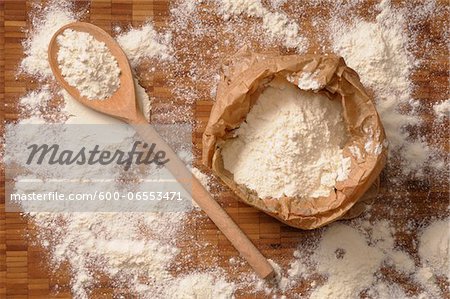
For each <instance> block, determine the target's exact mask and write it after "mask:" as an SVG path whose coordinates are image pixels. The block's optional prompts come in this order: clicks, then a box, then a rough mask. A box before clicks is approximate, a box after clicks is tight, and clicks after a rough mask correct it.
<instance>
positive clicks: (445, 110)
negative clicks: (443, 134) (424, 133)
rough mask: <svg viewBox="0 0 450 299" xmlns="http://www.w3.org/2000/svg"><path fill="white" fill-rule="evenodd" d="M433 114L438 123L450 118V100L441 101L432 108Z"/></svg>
mask: <svg viewBox="0 0 450 299" xmlns="http://www.w3.org/2000/svg"><path fill="white" fill-rule="evenodd" d="M433 110H434V113H435V114H436V115H437V117H438V121H443V120H444V119H445V118H449V117H450V99H449V100H446V101H442V102H440V103H438V104H436V105H434V106H433Z"/></svg>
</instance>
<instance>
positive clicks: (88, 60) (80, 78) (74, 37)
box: [56, 29, 120, 100]
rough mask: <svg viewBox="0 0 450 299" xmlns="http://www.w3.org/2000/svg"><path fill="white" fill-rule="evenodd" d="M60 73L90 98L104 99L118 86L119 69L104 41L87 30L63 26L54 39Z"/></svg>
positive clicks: (81, 93)
mask: <svg viewBox="0 0 450 299" xmlns="http://www.w3.org/2000/svg"><path fill="white" fill-rule="evenodd" d="M56 40H57V42H58V45H59V50H58V54H57V60H58V64H59V67H60V69H61V74H62V76H63V77H64V79H65V80H66V81H67V83H69V85H70V86H72V87H75V88H76V89H77V90H78V91H79V92H80V95H81V96H83V97H87V98H88V99H89V100H105V99H107V98H109V97H111V96H112V95H113V93H114V92H115V91H116V90H117V89H118V88H119V86H120V79H119V75H120V68H119V64H118V63H117V60H116V58H115V57H114V56H113V55H112V54H111V52H110V51H109V49H108V47H107V46H106V44H105V43H103V42H100V41H98V40H96V39H95V38H94V37H93V36H92V35H90V34H89V33H86V32H79V31H74V30H72V29H66V30H64V32H62V33H61V34H60V35H59V36H58V37H57V38H56Z"/></svg>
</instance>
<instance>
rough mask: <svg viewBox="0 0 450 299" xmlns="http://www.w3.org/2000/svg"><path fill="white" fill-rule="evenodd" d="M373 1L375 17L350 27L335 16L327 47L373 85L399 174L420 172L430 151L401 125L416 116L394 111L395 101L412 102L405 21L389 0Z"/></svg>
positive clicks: (410, 123) (416, 120) (412, 122)
mask: <svg viewBox="0 0 450 299" xmlns="http://www.w3.org/2000/svg"><path fill="white" fill-rule="evenodd" d="M377 7H378V9H379V10H380V13H379V14H378V15H377V17H376V21H375V22H366V21H362V20H356V21H354V24H352V25H351V26H350V27H349V26H346V25H344V24H341V23H340V22H335V23H334V24H333V26H332V27H331V32H332V34H333V35H334V41H333V49H334V51H335V52H336V53H338V54H340V55H342V56H343V57H344V58H345V61H346V63H347V64H348V65H349V66H350V67H352V68H354V69H355V70H356V71H357V72H358V74H359V75H360V76H361V81H362V83H363V84H364V85H365V86H367V87H369V88H370V89H372V90H373V91H374V93H375V101H376V105H377V110H378V112H379V114H380V116H381V120H382V122H383V126H384V128H385V130H386V134H387V139H388V140H389V143H390V151H391V157H392V154H393V153H400V154H401V155H402V158H403V159H402V161H401V163H402V165H401V166H402V168H401V169H402V171H403V173H404V174H411V173H415V174H416V175H422V174H423V173H422V172H421V170H422V168H423V166H424V165H425V163H426V162H427V161H428V159H429V158H430V153H431V152H430V150H429V148H428V146H427V145H426V143H425V142H423V141H422V140H421V139H419V138H414V137H412V136H411V135H410V133H409V132H408V131H407V130H406V126H414V125H418V124H419V122H420V118H419V117H418V116H416V115H414V114H406V113H404V112H402V111H400V107H402V106H406V105H409V104H410V103H412V98H411V91H412V86H411V81H410V78H409V77H410V74H411V71H412V69H413V67H414V62H413V57H412V55H411V53H410V52H409V51H408V49H407V46H408V36H407V35H406V30H407V27H406V26H407V24H406V21H405V18H404V17H403V15H402V14H401V13H398V12H397V11H395V10H394V9H392V8H391V6H390V2H389V1H386V0H385V1H382V3H380V4H379V5H378V6H377Z"/></svg>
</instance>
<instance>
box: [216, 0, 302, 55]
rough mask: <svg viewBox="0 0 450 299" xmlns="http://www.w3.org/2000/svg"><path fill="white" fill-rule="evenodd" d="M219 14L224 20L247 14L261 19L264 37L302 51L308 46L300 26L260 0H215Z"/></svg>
mask: <svg viewBox="0 0 450 299" xmlns="http://www.w3.org/2000/svg"><path fill="white" fill-rule="evenodd" d="M217 5H218V11H219V14H221V15H222V17H223V19H224V20H225V21H228V20H229V19H230V18H232V17H233V16H240V15H247V16H249V17H255V18H260V19H262V27H263V29H264V32H266V35H267V36H266V37H267V38H268V39H270V40H272V41H280V42H281V43H283V45H284V46H285V47H287V48H293V49H296V51H297V52H299V53H303V52H305V51H306V49H307V47H308V40H307V39H306V38H304V37H303V36H302V34H301V32H300V26H299V25H298V24H297V23H296V22H294V21H292V20H290V19H289V17H288V16H287V15H286V14H285V13H283V12H280V11H277V12H271V11H270V10H268V9H267V8H265V7H264V6H263V4H262V3H261V1H260V0H250V1H247V0H217Z"/></svg>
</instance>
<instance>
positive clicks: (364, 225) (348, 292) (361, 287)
mask: <svg viewBox="0 0 450 299" xmlns="http://www.w3.org/2000/svg"><path fill="white" fill-rule="evenodd" d="M448 228H449V227H448V219H447V220H443V221H437V222H433V223H431V224H430V225H429V226H428V227H427V228H426V229H425V230H424V233H423V235H422V237H421V242H420V247H419V255H420V258H421V261H422V263H423V264H425V265H428V266H429V267H431V269H432V270H431V271H430V270H426V271H424V270H423V269H424V268H417V267H416V266H415V263H414V260H413V258H412V257H411V256H410V255H409V254H407V253H406V252H403V251H401V250H399V249H397V246H396V241H395V237H394V235H395V230H394V229H393V228H392V227H391V225H390V224H389V223H388V222H387V221H379V222H376V223H369V222H368V221H366V220H365V221H360V222H358V221H355V224H353V225H345V224H339V223H337V224H333V225H331V226H330V227H329V228H327V229H326V230H325V232H324V234H323V235H322V236H321V238H320V241H319V243H318V245H317V246H314V245H313V246H314V250H313V254H312V256H311V257H308V256H305V255H304V254H303V253H302V252H303V251H304V248H303V247H300V248H299V250H298V251H296V252H295V253H294V256H295V257H298V258H299V259H294V262H291V270H290V271H289V272H288V274H289V279H298V278H299V277H300V279H304V278H305V273H311V271H310V270H308V266H306V264H308V263H313V264H315V268H316V269H317V271H318V272H319V273H321V274H323V275H325V276H326V281H325V282H324V283H321V284H320V285H319V286H317V287H315V286H314V287H313V288H312V293H311V297H310V298H320V299H332V298H357V297H358V295H359V294H360V293H361V292H362V291H367V292H368V294H370V295H372V296H373V297H374V298H383V299H384V298H412V297H410V296H407V295H405V294H404V292H403V291H402V290H401V288H400V286H399V285H396V284H392V283H390V282H388V281H385V280H384V278H382V277H381V276H380V275H379V274H380V271H381V269H382V267H390V268H393V269H394V270H396V271H399V272H400V273H403V274H405V275H407V276H410V277H414V276H415V277H416V279H417V282H418V283H419V284H420V285H421V286H422V287H424V288H426V289H425V290H424V292H422V293H421V294H420V295H419V296H418V297H417V298H440V296H441V295H440V291H439V289H438V288H437V285H436V282H435V281H434V280H433V279H432V276H433V274H431V273H430V272H434V273H435V275H445V276H446V277H447V278H448V274H449V273H448V245H449V241H448V235H449V229H448ZM313 272H314V271H313ZM395 294H399V295H402V296H401V297H396V296H395ZM413 298H416V297H413Z"/></svg>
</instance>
